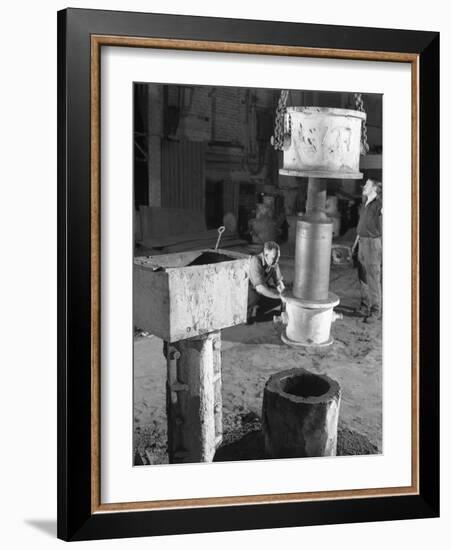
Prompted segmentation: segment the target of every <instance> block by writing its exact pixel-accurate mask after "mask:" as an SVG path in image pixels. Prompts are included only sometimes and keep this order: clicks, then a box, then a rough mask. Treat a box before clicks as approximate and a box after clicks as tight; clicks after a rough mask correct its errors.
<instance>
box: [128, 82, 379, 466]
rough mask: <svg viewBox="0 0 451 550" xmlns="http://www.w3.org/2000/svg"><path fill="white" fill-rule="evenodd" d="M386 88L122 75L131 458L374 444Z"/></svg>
mask: <svg viewBox="0 0 451 550" xmlns="http://www.w3.org/2000/svg"><path fill="white" fill-rule="evenodd" d="M382 110H383V95H382V94H376V93H361V92H359V91H358V90H349V91H335V90H286V89H272V88H247V87H227V86H205V85H192V84H190V85H184V84H183V83H180V84H166V83H159V82H158V83H156V82H135V83H134V84H133V124H134V128H133V174H134V175H133V183H134V213H133V222H134V258H133V262H134V265H133V324H134V327H133V330H134V340H133V373H134V374H133V376H134V380H133V457H132V460H133V465H134V466H135V467H140V466H152V465H161V464H176V463H201V462H206V463H208V462H224V461H242V460H261V459H290V458H306V459H307V458H318V457H329V458H331V457H341V456H349V455H377V454H381V453H383V449H384V441H383V438H382V433H383V429H382V428H383V414H382V413H383V401H384V395H383V391H382V388H383V386H382V381H383V369H384V365H383V361H382V326H383V303H382V283H383V277H382V257H383V244H382V239H383V236H382V235H383V232H382V227H383V223H382V216H383V208H382V206H383V173H382V155H383V139H382V137H383V132H382V120H383V117H382Z"/></svg>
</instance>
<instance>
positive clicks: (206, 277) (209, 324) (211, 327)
mask: <svg viewBox="0 0 451 550" xmlns="http://www.w3.org/2000/svg"><path fill="white" fill-rule="evenodd" d="M248 277H249V256H248V255H245V254H240V253H237V252H231V251H229V250H196V251H191V252H179V253H173V254H165V255H161V256H149V257H138V258H135V261H134V269H133V315H134V324H135V326H136V327H138V328H140V329H142V330H146V331H148V332H150V333H151V334H154V335H156V336H159V337H160V338H163V339H164V340H166V341H167V342H176V341H178V340H184V339H186V338H193V337H195V336H200V335H203V334H207V333H209V332H212V331H216V330H221V329H223V328H226V327H230V326H234V325H239V324H241V323H245V322H246V314H247V295H248Z"/></svg>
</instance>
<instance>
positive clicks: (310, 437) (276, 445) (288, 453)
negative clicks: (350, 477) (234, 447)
mask: <svg viewBox="0 0 451 550" xmlns="http://www.w3.org/2000/svg"><path fill="white" fill-rule="evenodd" d="M340 399H341V390H340V386H339V384H338V382H336V381H335V380H333V379H332V378H330V377H328V376H326V375H322V374H314V373H311V372H309V371H307V370H305V369H302V368H297V369H290V370H286V371H282V372H278V373H276V374H274V375H273V376H271V378H269V380H268V381H267V383H266V385H265V390H264V394H263V414H262V418H263V432H264V439H265V450H266V454H267V456H269V457H271V458H295V457H314V456H335V455H336V454H337V425H338V416H339V410H340Z"/></svg>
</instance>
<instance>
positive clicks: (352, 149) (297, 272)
mask: <svg viewBox="0 0 451 550" xmlns="http://www.w3.org/2000/svg"><path fill="white" fill-rule="evenodd" d="M365 120H366V114H365V113H364V112H362V111H354V110H349V109H332V108H323V107H288V108H287V109H286V111H285V114H284V120H283V133H284V135H283V140H279V141H280V143H281V147H280V148H281V149H282V150H283V168H281V169H280V170H279V173H280V174H283V175H286V176H294V177H307V178H308V190H307V205H306V212H305V214H302V215H301V214H299V215H298V218H297V225H296V246H295V267H294V283H293V292H292V293H287V294H286V296H285V299H286V315H285V321H286V328H285V330H284V332H283V335H282V340H283V341H284V342H285V343H287V344H290V345H293V346H328V345H330V344H331V343H332V342H333V338H332V337H331V335H330V332H331V323H332V322H333V321H335V320H336V319H337V318H340V317H341V315H340V314H336V313H335V312H334V311H333V308H334V307H335V306H336V305H338V303H339V301H340V300H339V298H338V296H337V295H335V294H334V293H332V292H329V274H330V262H331V248H332V235H333V219H332V218H330V217H329V216H328V215H327V213H326V195H327V180H328V179H330V178H339V179H361V178H362V177H363V174H362V173H361V172H360V171H359V158H360V150H361V132H362V123H363V122H364V121H365Z"/></svg>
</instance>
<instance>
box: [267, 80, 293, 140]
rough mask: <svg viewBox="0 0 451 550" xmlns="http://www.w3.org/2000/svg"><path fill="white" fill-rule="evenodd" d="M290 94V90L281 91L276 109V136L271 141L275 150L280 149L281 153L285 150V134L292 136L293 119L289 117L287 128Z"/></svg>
mask: <svg viewBox="0 0 451 550" xmlns="http://www.w3.org/2000/svg"><path fill="white" fill-rule="evenodd" d="M288 93H289V92H288V90H281V91H280V97H279V102H278V104H277V109H276V119H275V122H274V136H273V138H272V140H271V141H272V145H273V147H274V149H278V150H280V151H281V150H282V149H283V142H284V136H285V134H286V133H288V134H291V117H288V127H287V128H285V114H286V112H287V99H288Z"/></svg>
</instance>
